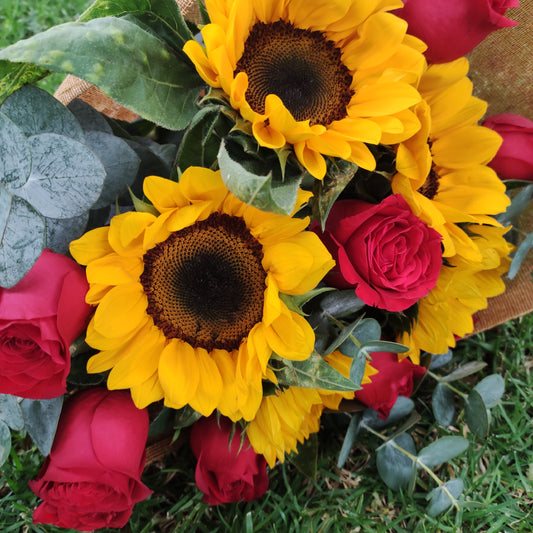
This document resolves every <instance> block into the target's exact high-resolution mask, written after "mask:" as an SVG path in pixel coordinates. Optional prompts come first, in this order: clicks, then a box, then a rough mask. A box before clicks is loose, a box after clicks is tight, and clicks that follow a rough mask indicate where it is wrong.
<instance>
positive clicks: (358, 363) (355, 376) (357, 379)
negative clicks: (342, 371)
mask: <svg viewBox="0 0 533 533" xmlns="http://www.w3.org/2000/svg"><path fill="white" fill-rule="evenodd" d="M344 344H346V343H343V345H344ZM339 351H340V352H341V353H343V351H342V349H340V350H339ZM366 361H367V360H366V355H365V353H364V352H363V351H360V352H359V353H358V354H357V355H355V356H354V357H353V359H352V364H351V365H350V376H349V377H350V380H351V381H353V383H357V384H361V382H362V381H363V377H364V375H365V369H366Z"/></svg>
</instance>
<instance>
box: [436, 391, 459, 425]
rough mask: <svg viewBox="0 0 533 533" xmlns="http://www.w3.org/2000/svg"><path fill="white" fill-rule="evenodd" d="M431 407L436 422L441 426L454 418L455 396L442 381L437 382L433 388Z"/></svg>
mask: <svg viewBox="0 0 533 533" xmlns="http://www.w3.org/2000/svg"><path fill="white" fill-rule="evenodd" d="M431 408H432V409H433V415H434V416H435V420H436V421H437V423H438V424H440V425H441V426H443V427H448V426H450V425H451V424H453V421H454V420H455V398H454V395H453V392H452V390H451V389H450V388H449V387H447V386H446V385H444V383H437V385H436V387H435V388H434V389H433V396H432V399H431Z"/></svg>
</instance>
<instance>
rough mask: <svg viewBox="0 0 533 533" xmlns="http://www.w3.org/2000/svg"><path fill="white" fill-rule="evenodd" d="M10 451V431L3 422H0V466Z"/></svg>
mask: <svg viewBox="0 0 533 533" xmlns="http://www.w3.org/2000/svg"><path fill="white" fill-rule="evenodd" d="M10 451H11V431H9V427H8V426H7V424H6V423H5V422H3V421H2V420H0V466H2V465H3V464H4V463H5V462H6V460H7V458H8V457H9V452H10Z"/></svg>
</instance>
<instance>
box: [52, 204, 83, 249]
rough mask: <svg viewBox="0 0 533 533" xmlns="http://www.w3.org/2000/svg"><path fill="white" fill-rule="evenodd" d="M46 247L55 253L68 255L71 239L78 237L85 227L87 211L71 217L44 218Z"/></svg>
mask: <svg viewBox="0 0 533 533" xmlns="http://www.w3.org/2000/svg"><path fill="white" fill-rule="evenodd" d="M44 220H45V223H46V247H47V248H50V250H52V251H54V252H55V253H56V254H62V255H68V254H69V246H70V243H71V241H74V240H76V239H79V238H80V237H81V236H82V235H83V234H84V233H85V230H86V228H87V223H88V222H89V212H87V213H83V214H82V215H80V216H77V217H72V218H45V219H44Z"/></svg>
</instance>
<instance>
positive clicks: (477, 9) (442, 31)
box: [394, 0, 520, 63]
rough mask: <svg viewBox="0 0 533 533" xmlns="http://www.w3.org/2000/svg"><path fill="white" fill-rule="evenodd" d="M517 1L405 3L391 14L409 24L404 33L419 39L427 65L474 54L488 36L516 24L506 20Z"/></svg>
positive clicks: (430, 0)
mask: <svg viewBox="0 0 533 533" xmlns="http://www.w3.org/2000/svg"><path fill="white" fill-rule="evenodd" d="M519 6H520V4H519V2H518V0H404V7H403V8H402V9H399V10H397V11H395V12H394V13H395V14H396V15H398V16H399V17H401V18H403V19H404V20H406V21H407V23H408V24H409V26H408V29H407V32H408V33H410V34H411V35H415V36H416V37H418V38H420V39H422V40H423V41H424V42H425V43H426V44H427V45H428V49H427V50H426V52H425V56H426V59H427V60H428V62H429V63H446V62H447V61H453V60H454V59H457V58H459V57H462V56H464V55H465V54H467V53H468V52H470V51H471V50H473V49H474V48H475V47H476V46H477V45H478V44H479V43H480V42H481V41H482V40H483V39H485V37H487V35H489V34H490V33H492V32H493V31H495V30H499V29H500V28H507V27H509V26H515V25H516V24H517V22H515V21H513V20H509V19H508V18H505V16H504V15H505V12H506V11H507V9H509V8H510V7H519Z"/></svg>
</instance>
